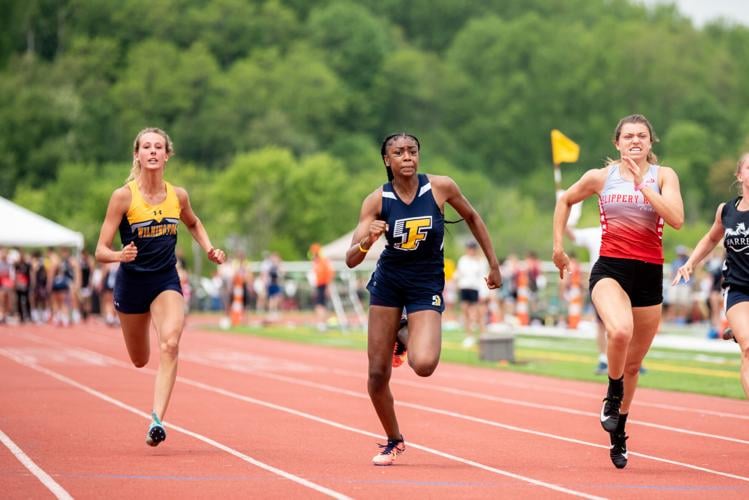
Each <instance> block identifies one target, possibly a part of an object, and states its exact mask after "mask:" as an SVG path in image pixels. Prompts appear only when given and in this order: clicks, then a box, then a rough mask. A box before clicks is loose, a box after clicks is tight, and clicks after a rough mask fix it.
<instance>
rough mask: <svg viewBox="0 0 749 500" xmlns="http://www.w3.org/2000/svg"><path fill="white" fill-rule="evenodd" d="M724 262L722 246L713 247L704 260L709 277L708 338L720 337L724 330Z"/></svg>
mask: <svg viewBox="0 0 749 500" xmlns="http://www.w3.org/2000/svg"><path fill="white" fill-rule="evenodd" d="M724 262H725V257H724V252H723V249H722V248H716V249H713V251H712V252H711V253H710V257H709V258H708V260H707V261H706V262H705V271H707V274H708V276H709V279H710V287H709V291H708V297H707V306H708V310H709V314H710V329H709V330H708V332H707V337H708V338H710V339H717V338H720V336H721V334H722V333H723V330H724V324H723V319H724V314H723V313H724V311H723V288H722V285H723V263H724Z"/></svg>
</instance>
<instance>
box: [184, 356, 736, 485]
mask: <svg viewBox="0 0 749 500" xmlns="http://www.w3.org/2000/svg"><path fill="white" fill-rule="evenodd" d="M188 358H191V356H188ZM188 361H193V362H197V363H199V364H203V365H206V366H210V367H212V368H224V369H226V367H225V366H223V365H221V364H218V363H215V364H214V363H210V362H202V361H194V360H193V359H188ZM252 374H253V375H257V376H260V377H264V378H270V379H273V380H278V381H280V382H287V383H290V384H295V385H302V386H305V387H310V388H314V389H319V390H323V391H326V392H332V393H335V394H342V395H345V396H350V397H355V398H359V399H369V396H368V395H366V394H364V393H362V392H357V391H351V390H348V389H341V388H339V387H335V386H331V385H327V384H320V383H317V382H309V381H306V380H301V379H298V378H293V377H286V376H284V375H276V374H269V373H258V372H252ZM180 380H183V381H187V383H189V384H193V382H191V381H189V379H182V378H180ZM200 386H201V387H202V386H203V385H202V384H201V385H200ZM204 388H206V389H207V390H213V389H210V388H208V387H204ZM221 394H225V395H228V396H231V393H230V392H229V391H224V390H221ZM231 397H234V396H231ZM242 398H244V396H242ZM250 399H252V398H250ZM243 400H244V399H243ZM256 401H257V400H254V399H253V400H252V402H256ZM259 404H262V403H259ZM396 404H397V405H398V406H403V407H406V408H412V409H415V410H419V411H424V412H428V413H436V414H439V415H444V416H449V417H452V418H456V419H460V420H468V421H471V422H475V423H480V424H484V425H489V426H492V427H498V428H501V429H505V430H510V431H515V432H522V433H525V434H532V435H534V436H541V437H545V438H551V439H556V440H559V441H565V442H568V443H574V444H580V445H585V446H593V447H595V448H604V449H606V450H608V449H609V447H608V446H605V445H601V444H598V443H591V442H588V441H582V440H579V439H574V438H568V437H564V436H559V435H557V434H551V433H547V432H542V431H535V430H532V429H527V428H524V427H517V426H514V425H509V424H503V423H500V422H497V421H494V420H488V419H484V418H480V417H473V416H471V415H465V414H463V413H457V412H454V411H450V410H443V409H440V408H434V407H431V406H424V405H420V404H415V403H407V402H404V401H398V402H397V403H396ZM274 407H275V406H274ZM278 408H279V409H282V408H283V407H278ZM294 411H296V410H294ZM295 414H296V413H295ZM629 453H630V455H634V456H639V457H643V458H648V459H650V460H654V461H657V462H664V463H668V464H672V465H678V466H681V467H685V468H688V469H692V470H698V471H701V472H706V473H708V474H715V475H718V476H723V477H728V478H731V479H738V480H739V481H746V482H749V477H746V476H739V475H736V474H731V473H730V472H722V471H719V470H715V469H708V468H706V467H700V466H699V465H693V464H688V463H685V462H677V461H675V460H670V459H668V458H661V457H656V456H654V455H647V454H644V453H638V452H632V451H630V452H629Z"/></svg>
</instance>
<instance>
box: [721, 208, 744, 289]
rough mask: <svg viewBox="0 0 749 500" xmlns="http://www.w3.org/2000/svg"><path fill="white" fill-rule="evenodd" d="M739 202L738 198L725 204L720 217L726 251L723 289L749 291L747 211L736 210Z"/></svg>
mask: <svg viewBox="0 0 749 500" xmlns="http://www.w3.org/2000/svg"><path fill="white" fill-rule="evenodd" d="M739 202H741V197H740V196H739V197H737V198H734V199H732V200H730V201H728V202H726V204H725V205H724V206H723V210H722V212H721V215H720V220H721V222H722V223H723V227H724V236H723V246H724V247H725V249H726V263H725V264H724V266H723V288H725V287H728V286H733V287H737V288H742V289H749V211H741V210H738V208H737V207H738V205H739Z"/></svg>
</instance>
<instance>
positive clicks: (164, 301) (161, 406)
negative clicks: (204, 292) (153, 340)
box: [151, 290, 185, 420]
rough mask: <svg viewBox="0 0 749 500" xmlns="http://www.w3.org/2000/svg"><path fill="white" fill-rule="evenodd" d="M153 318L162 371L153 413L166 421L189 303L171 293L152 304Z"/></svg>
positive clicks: (154, 399)
mask: <svg viewBox="0 0 749 500" xmlns="http://www.w3.org/2000/svg"><path fill="white" fill-rule="evenodd" d="M151 315H152V317H153V324H154V326H155V327H156V333H157V335H158V340H159V370H158V372H157V374H156V384H155V387H154V396H153V411H154V412H156V415H157V416H158V417H159V419H160V420H163V419H164V414H165V413H166V408H167V405H168V404H169V399H170V397H171V395H172V389H173V388H174V381H175V380H176V379H177V356H178V353H179V340H180V337H181V336H182V329H183V328H184V326H185V302H184V298H183V297H182V295H181V294H179V293H178V292H175V291H173V290H167V291H165V292H162V293H160V294H159V296H158V297H156V299H154V301H153V302H152V303H151Z"/></svg>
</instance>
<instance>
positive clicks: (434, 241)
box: [377, 174, 445, 283]
mask: <svg viewBox="0 0 749 500" xmlns="http://www.w3.org/2000/svg"><path fill="white" fill-rule="evenodd" d="M380 216H381V218H382V220H384V221H386V222H387V223H388V231H387V233H386V237H387V246H386V247H385V250H384V251H383V252H382V254H381V255H380V259H379V260H378V262H377V270H378V271H380V272H385V273H386V274H391V275H392V276H394V277H397V279H399V280H401V281H402V280H404V279H415V280H417V281H418V280H435V281H437V282H442V283H444V279H445V270H444V267H445V264H444V256H443V251H442V247H443V239H444V235H445V219H444V217H443V215H442V212H441V210H440V208H439V206H437V202H436V201H435V199H434V196H433V195H432V184H431V183H430V182H429V177H427V176H426V175H425V174H419V190H418V191H417V193H416V197H415V198H414V199H413V201H412V202H411V203H408V204H407V203H405V202H404V201H403V200H401V199H400V198H399V197H398V194H397V193H396V192H395V189H393V184H392V183H390V182H388V183H387V184H385V185H383V186H382V211H381V214H380Z"/></svg>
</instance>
